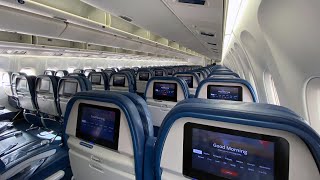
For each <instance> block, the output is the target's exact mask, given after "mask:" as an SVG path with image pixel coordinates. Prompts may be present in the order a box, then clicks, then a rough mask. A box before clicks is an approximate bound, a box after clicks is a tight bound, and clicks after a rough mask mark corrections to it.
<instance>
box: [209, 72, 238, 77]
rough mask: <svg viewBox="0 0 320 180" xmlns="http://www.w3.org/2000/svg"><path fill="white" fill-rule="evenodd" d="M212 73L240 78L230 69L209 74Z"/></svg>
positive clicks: (213, 73)
mask: <svg viewBox="0 0 320 180" xmlns="http://www.w3.org/2000/svg"><path fill="white" fill-rule="evenodd" d="M212 75H232V76H234V77H237V78H240V76H239V75H238V74H237V73H234V72H231V71H213V72H212V73H211V74H210V75H209V76H212Z"/></svg>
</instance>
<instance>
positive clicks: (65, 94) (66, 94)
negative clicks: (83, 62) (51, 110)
mask: <svg viewBox="0 0 320 180" xmlns="http://www.w3.org/2000/svg"><path fill="white" fill-rule="evenodd" d="M66 83H72V84H77V86H76V91H75V93H77V92H78V82H73V81H65V82H64V84H63V90H62V94H63V95H64V96H70V95H74V94H75V93H74V94H72V93H65V88H66Z"/></svg>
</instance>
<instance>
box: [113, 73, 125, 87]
mask: <svg viewBox="0 0 320 180" xmlns="http://www.w3.org/2000/svg"><path fill="white" fill-rule="evenodd" d="M116 77H122V78H123V79H124V83H123V84H121V85H119V84H117V85H114V82H115V78H116ZM112 85H113V86H116V87H125V86H126V77H125V76H124V75H122V76H121V75H120V76H119V75H117V76H114V77H113V80H112Z"/></svg>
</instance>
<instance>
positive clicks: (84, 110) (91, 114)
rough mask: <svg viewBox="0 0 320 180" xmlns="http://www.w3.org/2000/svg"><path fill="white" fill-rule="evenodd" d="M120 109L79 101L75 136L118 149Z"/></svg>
mask: <svg viewBox="0 0 320 180" xmlns="http://www.w3.org/2000/svg"><path fill="white" fill-rule="evenodd" d="M119 127H120V110H119V109H117V108H111V107H103V106H97V105H92V104H85V103H80V104H79V109H78V119H77V130H76V137H78V138H80V139H81V140H84V141H88V142H90V143H93V144H99V145H102V146H105V147H108V148H111V149H114V150H118V143H119V142H118V140H119Z"/></svg>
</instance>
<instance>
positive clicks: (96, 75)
mask: <svg viewBox="0 0 320 180" xmlns="http://www.w3.org/2000/svg"><path fill="white" fill-rule="evenodd" d="M88 79H89V81H90V82H91V83H92V84H93V85H108V83H109V82H108V76H107V75H106V74H105V73H103V72H90V73H89V75H88Z"/></svg>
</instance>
